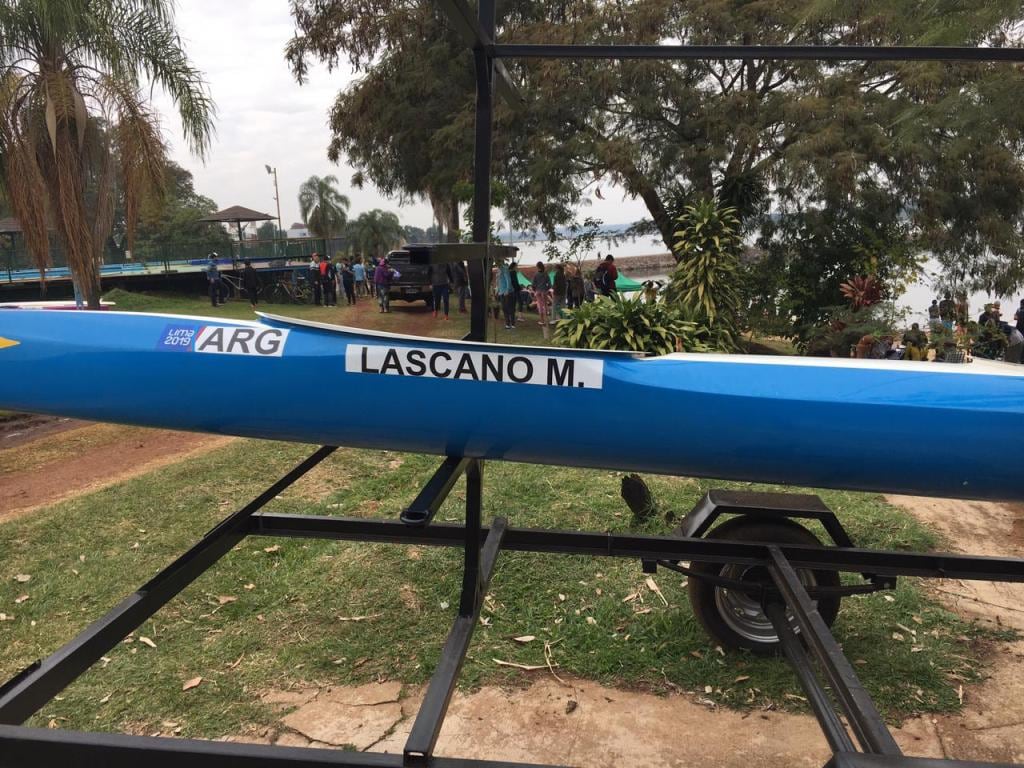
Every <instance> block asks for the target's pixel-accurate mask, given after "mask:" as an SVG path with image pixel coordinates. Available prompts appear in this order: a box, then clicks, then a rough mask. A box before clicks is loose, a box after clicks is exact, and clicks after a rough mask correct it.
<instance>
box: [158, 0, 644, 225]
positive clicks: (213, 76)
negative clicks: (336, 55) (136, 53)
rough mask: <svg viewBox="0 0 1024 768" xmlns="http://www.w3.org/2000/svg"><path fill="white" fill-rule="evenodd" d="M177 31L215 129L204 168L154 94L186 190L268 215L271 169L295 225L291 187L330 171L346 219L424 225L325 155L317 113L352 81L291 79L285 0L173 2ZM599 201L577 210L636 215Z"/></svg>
mask: <svg viewBox="0 0 1024 768" xmlns="http://www.w3.org/2000/svg"><path fill="white" fill-rule="evenodd" d="M177 8H178V11H177V21H178V29H179V31H180V33H181V36H182V38H183V40H184V42H185V46H186V50H187V51H188V53H189V55H190V57H191V58H192V61H193V62H194V63H195V65H196V66H198V67H199V68H200V69H201V70H202V71H203V72H204V73H205V74H206V77H207V81H208V82H209V85H210V91H211V92H212V95H213V98H214V101H215V102H216V104H217V111H218V116H217V135H216V138H215V139H214V142H213V148H212V150H211V152H210V154H209V157H208V159H207V161H206V164H205V165H204V164H203V163H202V162H200V161H199V160H197V159H196V158H195V157H193V156H192V155H191V154H190V153H189V151H188V148H187V147H186V145H185V143H184V141H183V140H182V137H181V125H180V123H179V122H178V119H177V117H176V116H175V112H174V108H173V106H172V104H171V102H170V100H169V99H168V98H167V97H166V96H165V95H163V94H157V95H156V96H155V102H156V106H157V108H158V109H159V111H160V112H161V114H162V115H163V116H164V121H163V122H164V131H165V134H166V137H167V140H168V142H169V144H170V146H171V156H172V158H173V159H174V160H175V161H176V162H178V163H179V164H181V165H182V166H184V167H185V168H187V169H188V170H190V171H192V173H193V175H194V176H195V184H196V190H197V191H198V192H199V193H200V194H204V195H207V196H208V197H212V198H213V199H214V200H215V201H216V202H217V205H218V206H220V207H221V208H226V207H228V206H230V205H244V206H246V207H248V208H254V209H256V210H258V211H264V212H266V213H270V214H271V215H275V214H276V210H275V205H274V186H273V180H272V178H271V177H270V176H268V175H267V172H266V170H265V169H264V165H266V164H269V165H271V166H274V167H276V168H277V173H278V182H279V185H280V189H281V219H282V223H283V225H284V227H285V229H287V228H288V227H289V225H290V224H291V223H292V222H295V221H299V206H298V202H297V200H296V197H297V195H298V188H299V185H300V184H301V183H302V182H303V181H304V180H305V179H307V178H308V177H309V176H311V175H314V174H316V175H318V176H324V175H327V174H334V175H336V176H337V177H338V180H339V182H340V183H341V187H342V191H343V192H344V193H345V194H347V195H348V196H349V197H350V198H351V200H352V207H351V209H350V211H349V215H350V216H356V215H358V214H359V213H361V212H362V211H367V210H370V209H372V208H384V209H386V210H392V211H395V212H396V213H398V215H399V218H400V219H402V223H403V224H412V225H415V226H420V227H426V226H429V225H430V224H431V214H430V208H429V206H427V205H425V204H423V203H414V204H409V205H406V206H404V207H402V208H399V205H398V201H397V200H388V199H386V198H384V197H383V196H382V195H381V194H380V193H379V192H378V191H377V190H376V189H374V188H372V187H370V186H367V187H365V188H364V189H362V190H357V189H352V188H350V186H349V180H350V179H351V177H352V169H351V168H350V167H349V166H347V165H334V164H332V163H331V162H330V161H329V160H328V159H327V144H328V142H329V141H330V131H329V130H328V128H327V112H328V110H329V109H330V106H331V104H332V103H333V101H334V97H335V95H336V94H337V92H338V91H339V90H341V89H342V88H344V87H345V86H346V84H347V83H348V82H350V81H351V79H352V74H351V73H350V72H349V71H347V70H345V71H339V70H335V71H334V72H332V73H328V72H327V71H326V68H323V67H317V68H314V69H313V70H312V72H311V76H310V78H309V82H308V83H306V84H305V85H303V86H299V85H298V84H296V82H295V80H294V79H293V78H292V76H291V73H290V72H289V70H288V66H287V64H286V63H285V60H284V46H285V43H286V42H287V41H288V39H289V38H290V37H291V36H292V31H293V26H292V20H291V16H290V15H289V13H288V2H287V0H234V2H231V3H225V2H210V0H178V3H177ZM604 195H605V198H606V200H604V201H601V200H596V199H594V200H593V206H592V207H589V208H587V210H586V211H585V212H584V213H583V214H582V215H594V216H597V217H598V218H601V219H603V220H604V221H605V222H607V223H609V224H617V223H625V222H631V221H635V220H637V219H640V218H644V217H645V216H646V212H645V209H644V207H643V205H642V204H640V203H637V202H636V201H630V200H627V201H624V200H623V196H622V193H621V192H617V191H615V190H612V189H607V188H606V189H605V190H604Z"/></svg>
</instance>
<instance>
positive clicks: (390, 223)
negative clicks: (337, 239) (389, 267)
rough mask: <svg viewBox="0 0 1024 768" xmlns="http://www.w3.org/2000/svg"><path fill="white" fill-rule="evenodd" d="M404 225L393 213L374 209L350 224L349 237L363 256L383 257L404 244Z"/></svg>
mask: <svg viewBox="0 0 1024 768" xmlns="http://www.w3.org/2000/svg"><path fill="white" fill-rule="evenodd" d="M403 235H404V230H403V229H402V224H401V222H399V220H398V216H396V215H395V214H394V213H392V212H391V211H382V210H380V209H379V208H374V209H373V210H372V211H367V212H366V213H361V214H359V216H357V217H356V218H355V220H354V221H352V222H351V223H350V224H349V227H348V236H349V240H350V242H351V243H352V245H353V246H355V247H356V248H357V249H358V250H359V251H360V252H361V253H362V255H363V256H371V255H372V256H378V257H380V256H383V255H385V254H386V253H387V252H388V251H389V250H390V249H392V248H394V247H396V246H398V245H399V244H400V243H401V242H402V238H403Z"/></svg>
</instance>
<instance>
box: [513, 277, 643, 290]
mask: <svg viewBox="0 0 1024 768" xmlns="http://www.w3.org/2000/svg"><path fill="white" fill-rule="evenodd" d="M516 274H517V275H518V276H519V285H521V286H522V287H523V288H529V287H530V278H528V277H527V276H526V275H524V274H523V273H522V272H516ZM643 287H644V286H643V283H638V282H637V281H636V280H634V279H633V278H631V277H626V276H625V275H624V274H622V273H621V272H619V277H618V279H616V281H615V290H617V291H618V292H619V293H633V292H634V291H642V290H643Z"/></svg>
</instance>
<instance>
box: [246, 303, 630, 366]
mask: <svg viewBox="0 0 1024 768" xmlns="http://www.w3.org/2000/svg"><path fill="white" fill-rule="evenodd" d="M256 314H257V315H259V316H260V317H262V318H264V319H266V320H270V321H272V322H275V323H284V324H286V325H297V326H300V327H304V328H317V329H319V330H321V331H331V332H332V333H339V334H351V335H355V336H371V337H373V338H376V339H394V340H396V341H404V342H408V343H417V342H428V343H431V344H446V345H447V344H456V345H465V346H468V347H476V348H477V349H479V348H480V347H492V348H501V349H530V350H535V351H537V352H540V353H543V354H547V355H550V354H558V352H559V350H564V349H567V347H538V346H536V345H527V344H492V343H490V342H489V341H463V340H462V339H441V338H437V337H436V336H412V335H410V334H406V333H389V332H388V331H371V330H367V329H366V328H353V327H352V326H349V325H332V324H330V323H319V322H316V321H315V320H298V319H296V318H294V317H284V316H282V315H270V314H267V313H265V312H257V313H256ZM572 354H574V355H597V356H601V357H605V356H610V357H634V358H640V357H643V352H621V351H619V350H608V351H605V350H603V349H573V350H572Z"/></svg>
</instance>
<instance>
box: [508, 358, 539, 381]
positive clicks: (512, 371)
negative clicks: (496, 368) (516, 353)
mask: <svg viewBox="0 0 1024 768" xmlns="http://www.w3.org/2000/svg"><path fill="white" fill-rule="evenodd" d="M520 364H521V365H522V366H525V370H526V373H525V374H523V375H522V376H519V375H517V374H516V366H517V365H520ZM508 377H509V378H510V379H512V381H514V382H516V383H517V384H525V383H526V382H527V381H529V380H530V379H532V378H533V363H531V362H530V359H529V358H528V357H513V358H512V359H511V360H509V361H508Z"/></svg>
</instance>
